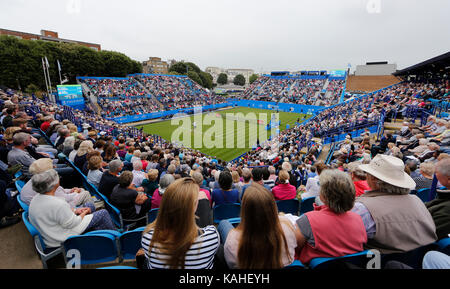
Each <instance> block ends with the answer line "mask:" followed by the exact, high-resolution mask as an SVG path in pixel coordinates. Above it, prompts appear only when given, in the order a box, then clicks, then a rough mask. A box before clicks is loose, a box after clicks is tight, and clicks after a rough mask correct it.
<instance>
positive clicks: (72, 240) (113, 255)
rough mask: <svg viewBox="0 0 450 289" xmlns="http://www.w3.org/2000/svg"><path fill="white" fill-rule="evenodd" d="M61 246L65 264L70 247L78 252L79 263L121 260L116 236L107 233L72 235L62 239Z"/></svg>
mask: <svg viewBox="0 0 450 289" xmlns="http://www.w3.org/2000/svg"><path fill="white" fill-rule="evenodd" d="M63 247H64V259H65V261H66V264H67V263H68V260H67V258H66V256H67V253H68V252H69V250H72V249H75V250H78V251H79V252H80V255H79V256H80V265H86V264H98V263H105V262H112V261H115V260H116V259H118V258H119V262H121V259H120V253H119V249H118V248H119V246H118V241H117V238H116V237H115V236H113V235H111V234H108V233H96V232H91V233H90V234H85V235H79V236H72V237H69V238H67V240H66V241H64V243H63Z"/></svg>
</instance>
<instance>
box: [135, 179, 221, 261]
mask: <svg viewBox="0 0 450 289" xmlns="http://www.w3.org/2000/svg"><path fill="white" fill-rule="evenodd" d="M199 189H200V188H199V186H198V185H197V183H196V182H195V181H194V180H193V179H192V178H183V179H179V180H177V181H175V182H174V183H173V184H171V185H170V186H169V187H168V188H167V190H166V192H165V193H164V195H163V198H162V200H161V205H160V208H159V212H158V217H157V218H156V220H155V221H154V222H153V223H151V224H149V225H148V226H147V228H145V230H144V234H143V236H142V248H143V249H144V251H145V258H146V260H147V267H148V268H149V269H212V268H213V265H214V256H215V254H216V252H217V249H218V248H219V244H220V239H219V233H218V232H217V230H216V228H215V227H214V226H206V227H204V228H202V229H201V228H199V227H198V226H197V225H196V222H195V211H196V209H197V204H198V200H199V198H200V196H199V195H200V194H199Z"/></svg>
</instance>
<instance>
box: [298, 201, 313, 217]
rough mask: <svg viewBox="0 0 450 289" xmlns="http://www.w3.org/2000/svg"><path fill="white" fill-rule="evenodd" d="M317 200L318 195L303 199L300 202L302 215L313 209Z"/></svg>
mask: <svg viewBox="0 0 450 289" xmlns="http://www.w3.org/2000/svg"><path fill="white" fill-rule="evenodd" d="M315 201H316V197H310V198H306V199H304V200H302V201H301V203H300V215H303V214H305V213H308V212H310V211H313V210H314V202H315Z"/></svg>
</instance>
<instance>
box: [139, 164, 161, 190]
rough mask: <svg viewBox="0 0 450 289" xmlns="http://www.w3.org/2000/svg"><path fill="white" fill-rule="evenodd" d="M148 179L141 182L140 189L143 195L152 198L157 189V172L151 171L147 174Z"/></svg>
mask: <svg viewBox="0 0 450 289" xmlns="http://www.w3.org/2000/svg"><path fill="white" fill-rule="evenodd" d="M147 175H148V178H147V179H143V180H142V184H141V185H142V187H144V189H145V193H146V194H147V196H148V197H152V196H153V193H154V192H155V190H156V189H158V187H159V185H158V181H157V179H158V170H155V169H151V170H149V171H148V173H147Z"/></svg>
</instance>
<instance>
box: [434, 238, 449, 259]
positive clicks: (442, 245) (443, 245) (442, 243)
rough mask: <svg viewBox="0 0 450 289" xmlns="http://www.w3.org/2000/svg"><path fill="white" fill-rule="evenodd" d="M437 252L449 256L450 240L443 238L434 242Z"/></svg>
mask: <svg viewBox="0 0 450 289" xmlns="http://www.w3.org/2000/svg"><path fill="white" fill-rule="evenodd" d="M436 245H437V246H438V250H439V251H440V252H442V253H444V254H447V255H450V238H445V239H442V240H439V241H438V242H436Z"/></svg>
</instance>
